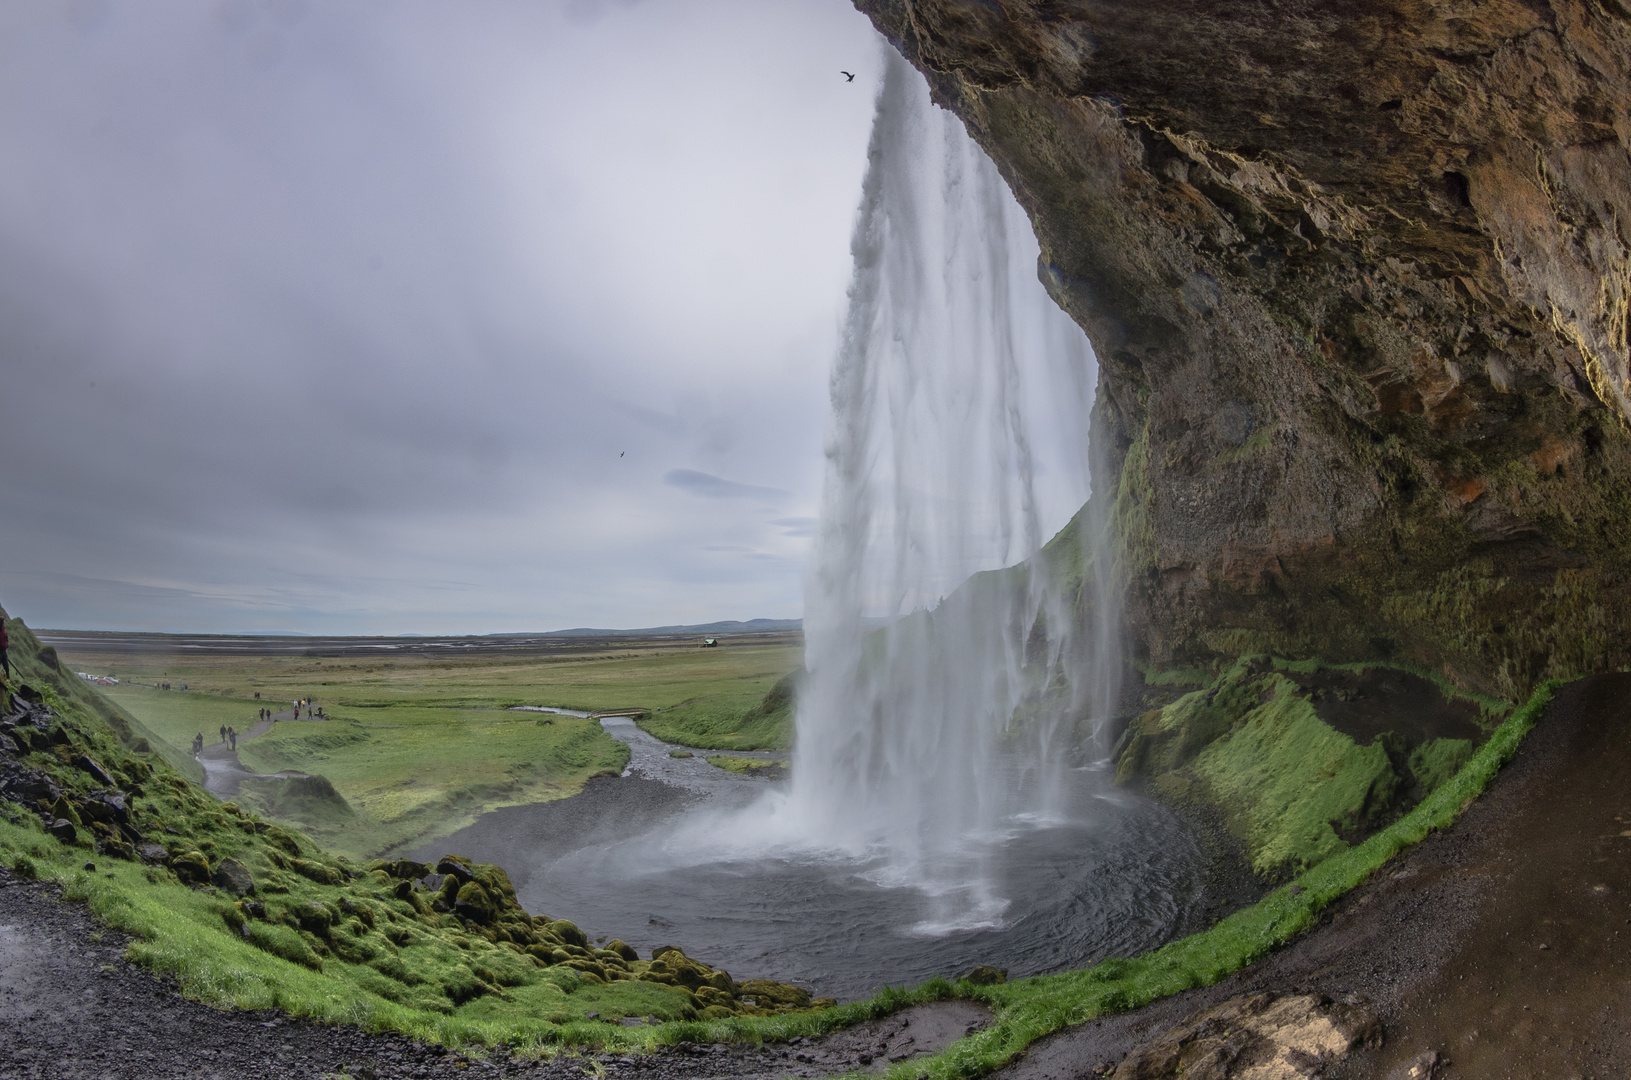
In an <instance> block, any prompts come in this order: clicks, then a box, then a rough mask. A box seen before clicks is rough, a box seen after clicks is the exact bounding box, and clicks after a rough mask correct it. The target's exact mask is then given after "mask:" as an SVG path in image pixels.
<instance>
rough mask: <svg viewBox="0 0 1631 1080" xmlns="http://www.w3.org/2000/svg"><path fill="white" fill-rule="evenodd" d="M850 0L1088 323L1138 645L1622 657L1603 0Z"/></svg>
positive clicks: (1512, 682) (1617, 306) (1620, 241)
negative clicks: (994, 188) (990, 162)
mask: <svg viewBox="0 0 1631 1080" xmlns="http://www.w3.org/2000/svg"><path fill="white" fill-rule="evenodd" d="M856 2H857V6H859V7H860V8H861V9H862V10H863V11H865V12H866V13H867V14H868V15H869V16H870V17H871V18H872V20H873V22H874V23H875V24H876V25H877V26H878V28H879V29H880V30H881V31H883V32H884V33H885V34H886V35H887V36H889V38H890V39H891V40H892V41H894V42H895V43H896V45H897V46H898V47H899V49H900V50H901V52H902V53H903V54H904V55H905V56H906V57H907V58H908V59H909V60H911V61H912V62H913V63H914V64H916V65H917V66H918V67H919V68H920V69H922V70H923V71H924V72H925V73H926V74H927V75H928V77H929V79H930V83H931V85H932V87H933V88H934V91H935V94H936V97H937V99H938V100H939V101H940V102H941V103H942V104H944V105H946V106H947V107H948V108H951V109H953V110H954V111H956V112H957V113H958V114H959V115H960V116H961V117H962V118H963V119H964V120H965V122H966V123H967V125H968V128H969V130H970V132H971V133H972V134H973V135H974V137H975V138H976V139H977V140H979V141H980V143H981V144H982V145H983V146H984V147H985V148H986V150H987V151H988V152H989V153H990V154H991V156H992V157H993V158H994V159H995V160H996V162H997V164H998V166H999V167H1000V168H1001V170H1002V172H1003V175H1004V176H1005V177H1006V178H1007V179H1008V181H1009V183H1010V185H1011V186H1012V187H1013V189H1014V192H1015V194H1016V195H1017V196H1018V198H1019V201H1020V203H1021V205H1023V206H1024V207H1025V208H1026V209H1027V211H1028V212H1029V213H1030V215H1031V218H1032V221H1033V223H1034V225H1035V227H1036V231H1037V236H1038V238H1039V239H1040V241H1041V246H1042V260H1043V266H1042V268H1041V273H1042V277H1043V280H1044V283H1045V284H1046V285H1047V286H1048V288H1049V290H1050V292H1051V293H1052V295H1053V296H1054V297H1055V299H1056V300H1057V301H1058V302H1059V303H1060V305H1061V306H1063V307H1064V308H1065V309H1066V310H1067V311H1069V312H1070V314H1071V315H1072V316H1073V317H1075V319H1076V320H1077V322H1079V323H1080V324H1081V325H1082V327H1083V328H1084V329H1085V330H1086V331H1087V333H1088V336H1089V337H1090V338H1091V340H1092V342H1093V344H1094V347H1095V349H1096V350H1097V352H1098V355H1099V359H1100V363H1101V371H1102V376H1101V380H1102V381H1101V392H1100V406H1099V415H1098V418H1097V420H1098V424H1099V427H1098V435H1097V437H1098V438H1100V439H1102V440H1108V441H1109V443H1110V448H1111V449H1112V450H1113V451H1114V453H1113V454H1112V456H1113V457H1114V458H1115V459H1117V460H1118V461H1119V462H1120V467H1119V477H1118V481H1117V488H1116V490H1115V491H1113V492H1105V493H1104V495H1105V496H1106V497H1113V498H1114V500H1115V520H1116V522H1117V525H1118V529H1119V534H1120V538H1121V559H1122V568H1123V570H1124V571H1125V576H1126V580H1127V582H1128V586H1129V592H1128V603H1129V609H1128V610H1129V618H1130V623H1131V626H1132V630H1133V634H1134V636H1135V638H1136V639H1137V641H1138V643H1139V645H1140V646H1141V647H1142V648H1143V649H1144V650H1145V651H1146V652H1147V654H1148V656H1149V657H1150V658H1151V659H1152V660H1154V661H1156V662H1157V663H1168V662H1181V661H1188V660H1195V659H1205V658H1208V657H1211V656H1216V655H1221V654H1238V653H1241V652H1247V651H1273V652H1277V653H1281V654H1287V655H1321V656H1324V657H1328V658H1363V657H1388V658H1392V659H1396V660H1403V661H1410V662H1414V663H1419V664H1423V665H1426V666H1432V667H1436V668H1439V669H1441V670H1443V671H1445V672H1447V673H1449V674H1451V675H1452V676H1453V677H1455V678H1457V679H1458V680H1460V681H1462V682H1463V683H1464V684H1466V685H1469V686H1472V687H1474V688H1478V689H1483V690H1488V691H1494V692H1498V693H1502V694H1504V695H1517V694H1521V693H1524V692H1526V691H1527V690H1528V688H1529V687H1530V686H1531V685H1533V683H1534V682H1536V681H1537V680H1538V679H1541V678H1544V677H1547V676H1551V675H1572V674H1577V673H1582V672H1587V671H1593V670H1603V669H1608V668H1614V667H1618V666H1620V665H1623V664H1625V663H1627V662H1631V572H1628V569H1631V438H1628V434H1627V433H1628V430H1631V371H1628V367H1627V364H1628V352H1627V349H1628V342H1627V322H1628V305H1631V155H1628V152H1627V148H1628V145H1631V8H1628V7H1627V6H1626V5H1625V4H1624V3H1623V2H1621V0H1582V2H1574V0H1529V2H1517V0H1481V2H1477V3H1474V2H1470V0H1445V2H1435V0H1354V2H1344V3H1334V2H1330V0H1323V2H1320V0H1302V2H1299V0H1292V2H1289V3H1287V2H1274V3H1270V2H1268V0H1230V2H1228V3H1215V2H1210V0H1175V2H1173V3H1166V4H1147V3H1125V2H1121V0H1074V2H1069V0H1001V2H997V0H988V2H976V0H856Z"/></svg>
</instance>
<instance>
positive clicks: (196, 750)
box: [193, 724, 238, 757]
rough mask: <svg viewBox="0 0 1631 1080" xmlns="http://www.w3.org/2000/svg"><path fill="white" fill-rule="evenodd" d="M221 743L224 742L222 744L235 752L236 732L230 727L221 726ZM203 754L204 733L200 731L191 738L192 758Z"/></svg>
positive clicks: (236, 745)
mask: <svg viewBox="0 0 1631 1080" xmlns="http://www.w3.org/2000/svg"><path fill="white" fill-rule="evenodd" d="M221 741H222V742H224V743H228V744H230V745H231V747H232V749H233V750H234V751H236V750H237V749H238V732H237V731H236V730H234V729H233V728H232V727H231V726H230V725H228V724H222V725H221ZM203 752H204V733H203V732H202V731H200V732H199V733H198V734H197V735H194V736H193V757H197V756H198V755H199V754H202V753H203Z"/></svg>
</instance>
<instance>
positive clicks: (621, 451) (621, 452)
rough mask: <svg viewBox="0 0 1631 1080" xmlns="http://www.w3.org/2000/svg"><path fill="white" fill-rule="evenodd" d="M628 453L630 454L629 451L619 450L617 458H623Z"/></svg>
mask: <svg viewBox="0 0 1631 1080" xmlns="http://www.w3.org/2000/svg"><path fill="white" fill-rule="evenodd" d="M626 453H628V451H627V450H619V451H618V452H617V456H618V457H622V456H623V455H624V454H626Z"/></svg>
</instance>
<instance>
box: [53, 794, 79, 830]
mask: <svg viewBox="0 0 1631 1080" xmlns="http://www.w3.org/2000/svg"><path fill="white" fill-rule="evenodd" d="M51 813H53V814H55V815H56V816H57V817H59V818H66V819H67V820H69V821H71V822H73V823H74V824H75V825H83V824H85V822H84V821H83V820H81V818H80V816H79V811H77V810H75V809H74V804H73V803H71V802H69V801H68V799H67V797H66V796H61V795H59V796H57V801H56V802H54V803H52V804H51Z"/></svg>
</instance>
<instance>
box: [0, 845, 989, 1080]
mask: <svg viewBox="0 0 1631 1080" xmlns="http://www.w3.org/2000/svg"><path fill="white" fill-rule="evenodd" d="M127 940H128V939H126V938H125V937H124V936H123V935H121V934H118V933H116V932H113V931H109V930H106V929H104V928H102V927H100V926H98V925H97V923H96V922H95V921H94V920H93V919H91V918H90V916H89V915H88V914H87V913H86V912H85V910H84V909H83V908H81V907H79V906H77V905H75V904H70V903H66V902H64V901H62V900H61V899H60V897H59V894H58V891H57V889H56V888H55V887H54V886H49V885H44V884H41V883H38V882H33V881H27V880H22V879H19V878H18V877H16V876H15V875H14V874H12V873H11V872H10V871H7V870H4V869H0V1015H3V1016H5V1017H6V1021H7V1028H8V1032H7V1036H6V1038H5V1039H4V1040H0V1076H4V1077H6V1078H7V1080H80V1078H85V1080H90V1078H96V1080H163V1078H170V1077H199V1078H211V1080H214V1078H220V1080H238V1078H246V1080H247V1078H251V1077H253V1078H257V1080H259V1078H265V1077H279V1078H287V1080H305V1078H312V1080H317V1078H321V1077H327V1076H334V1075H347V1076H351V1077H355V1078H358V1080H361V1078H364V1077H376V1078H378V1080H398V1078H403V1080H408V1078H421V1077H424V1078H437V1077H464V1078H469V1077H486V1076H491V1077H506V1078H517V1080H520V1078H528V1080H534V1078H535V1080H554V1078H563V1080H564V1078H571V1080H581V1078H582V1077H583V1075H584V1074H585V1072H586V1071H587V1072H589V1073H594V1072H597V1071H604V1073H605V1074H606V1075H612V1076H631V1077H651V1078H653V1080H665V1078H668V1077H714V1076H731V1077H737V1076H739V1077H772V1076H801V1075H802V1076H821V1075H831V1074H836V1073H843V1072H847V1071H851V1070H857V1069H860V1070H865V1069H867V1068H868V1067H869V1066H870V1067H872V1068H873V1069H874V1070H876V1069H878V1068H882V1067H883V1066H885V1065H887V1064H888V1063H889V1062H890V1061H892V1060H897V1059H899V1060H904V1059H905V1058H906V1057H912V1056H916V1055H919V1054H923V1053H928V1052H932V1051H934V1050H938V1049H940V1048H942V1047H944V1046H945V1045H946V1044H947V1043H949V1042H950V1041H951V1040H953V1039H956V1038H960V1037H961V1036H962V1035H964V1034H965V1033H967V1032H968V1031H969V1030H971V1028H973V1027H977V1026H979V1025H982V1024H984V1023H986V1022H987V1020H988V1017H987V1015H986V1013H985V1011H984V1010H983V1009H981V1008H979V1007H978V1006H974V1005H970V1004H968V1003H966V1002H948V1003H944V1004H941V1005H933V1006H925V1007H922V1008H919V1009H913V1010H909V1011H908V1012H905V1013H902V1014H899V1015H897V1016H893V1017H889V1018H886V1019H884V1020H878V1021H872V1022H870V1023H867V1024H861V1025H858V1026H857V1027H855V1028H851V1029H849V1030H847V1031H843V1032H839V1033H837V1034H835V1035H832V1036H829V1037H827V1038H825V1039H809V1040H802V1041H799V1042H797V1043H791V1044H787V1045H775V1044H769V1045H766V1046H764V1047H757V1048H756V1047H745V1046H687V1045H682V1046H679V1047H675V1048H671V1049H664V1050H662V1051H659V1052H657V1053H654V1054H639V1055H636V1054H614V1055H607V1054H592V1053H590V1054H570V1053H568V1054H562V1055H560V1056H559V1057H557V1058H555V1059H553V1060H549V1061H533V1060H524V1059H520V1058H512V1057H511V1056H510V1055H509V1054H508V1053H507V1052H506V1051H505V1050H504V1049H502V1048H495V1049H494V1050H492V1051H491V1052H489V1053H487V1054H485V1055H484V1056H466V1055H463V1054H458V1053H450V1052H448V1051H446V1050H444V1049H443V1048H441V1047H437V1046H429V1045H426V1044H423V1043H418V1042H415V1041H413V1040H411V1039H406V1038H403V1037H401V1036H374V1035H369V1034H367V1033H366V1032H363V1031H361V1030H360V1029H357V1028H348V1027H330V1026H322V1025H317V1024H311V1023H305V1022H302V1021H298V1020H292V1019H290V1018H289V1017H288V1016H286V1015H283V1014H281V1013H277V1012H272V1011H257V1012H237V1011H231V1010H219V1009H212V1008H209V1007H207V1006H204V1005H200V1004H198V1003H196V1002H192V1001H188V1000H186V999H185V998H183V997H182V996H181V994H180V993H178V990H177V987H176V986H175V984H174V983H172V982H169V981H167V980H163V979H156V978H154V977H153V976H151V975H149V974H148V973H147V972H145V971H143V970H142V969H140V968H138V967H136V966H135V965H133V964H131V963H129V962H128V961H126V960H125V959H124V946H125V943H126V941H127ZM863 1059H866V1060H865V1061H863Z"/></svg>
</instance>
